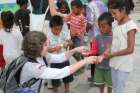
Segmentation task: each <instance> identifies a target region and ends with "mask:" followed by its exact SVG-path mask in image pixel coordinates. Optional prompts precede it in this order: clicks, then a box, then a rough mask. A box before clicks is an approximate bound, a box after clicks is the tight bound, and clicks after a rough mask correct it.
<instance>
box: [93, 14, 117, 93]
mask: <svg viewBox="0 0 140 93" xmlns="http://www.w3.org/2000/svg"><path fill="white" fill-rule="evenodd" d="M113 21H114V19H113V17H112V16H111V14H109V13H107V12H105V13H103V14H102V15H101V16H100V17H99V19H98V25H99V29H100V31H101V35H98V36H97V37H96V40H97V46H98V55H103V53H104V52H105V50H106V49H108V48H109V47H110V46H111V43H112V22H113ZM94 79H95V83H96V84H97V85H99V87H100V93H104V87H105V86H107V93H112V77H111V68H110V67H109V59H104V60H103V61H102V63H99V64H96V65H95V78H94Z"/></svg>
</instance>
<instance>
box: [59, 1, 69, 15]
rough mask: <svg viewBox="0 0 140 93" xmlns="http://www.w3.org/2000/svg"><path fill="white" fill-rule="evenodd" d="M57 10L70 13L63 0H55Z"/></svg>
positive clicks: (66, 13)
mask: <svg viewBox="0 0 140 93" xmlns="http://www.w3.org/2000/svg"><path fill="white" fill-rule="evenodd" d="M57 7H58V12H60V13H61V14H65V15H68V14H69V13H70V9H69V6H68V3H67V2H66V1H65V0H59V1H57Z"/></svg>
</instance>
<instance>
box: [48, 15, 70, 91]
mask: <svg viewBox="0 0 140 93" xmlns="http://www.w3.org/2000/svg"><path fill="white" fill-rule="evenodd" d="M50 28H51V31H50V32H48V33H47V36H48V39H49V45H48V46H49V47H48V52H50V53H53V54H59V53H62V52H64V51H66V49H67V48H68V47H69V44H70V43H69V41H70V33H69V30H68V31H66V30H65V31H64V29H63V19H62V17H61V16H58V15H55V16H52V18H51V20H50ZM69 65H70V62H69V60H67V61H65V62H63V63H51V67H52V68H63V67H66V66H69ZM72 81H73V76H72V75H70V76H67V77H65V78H63V82H64V86H65V93H68V92H69V83H70V82H72ZM60 84H61V82H60V80H59V79H55V80H52V86H53V89H54V93H56V92H58V87H59V86H60Z"/></svg>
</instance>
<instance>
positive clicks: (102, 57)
mask: <svg viewBox="0 0 140 93" xmlns="http://www.w3.org/2000/svg"><path fill="white" fill-rule="evenodd" d="M104 58H105V57H104V55H101V56H97V60H96V64H100V63H102V61H103V60H104Z"/></svg>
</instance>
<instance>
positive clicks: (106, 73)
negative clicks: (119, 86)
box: [94, 68, 112, 87]
mask: <svg viewBox="0 0 140 93" xmlns="http://www.w3.org/2000/svg"><path fill="white" fill-rule="evenodd" d="M94 79H95V84H97V85H102V84H105V85H106V86H107V87H112V76H111V69H100V68H95V76H94Z"/></svg>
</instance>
